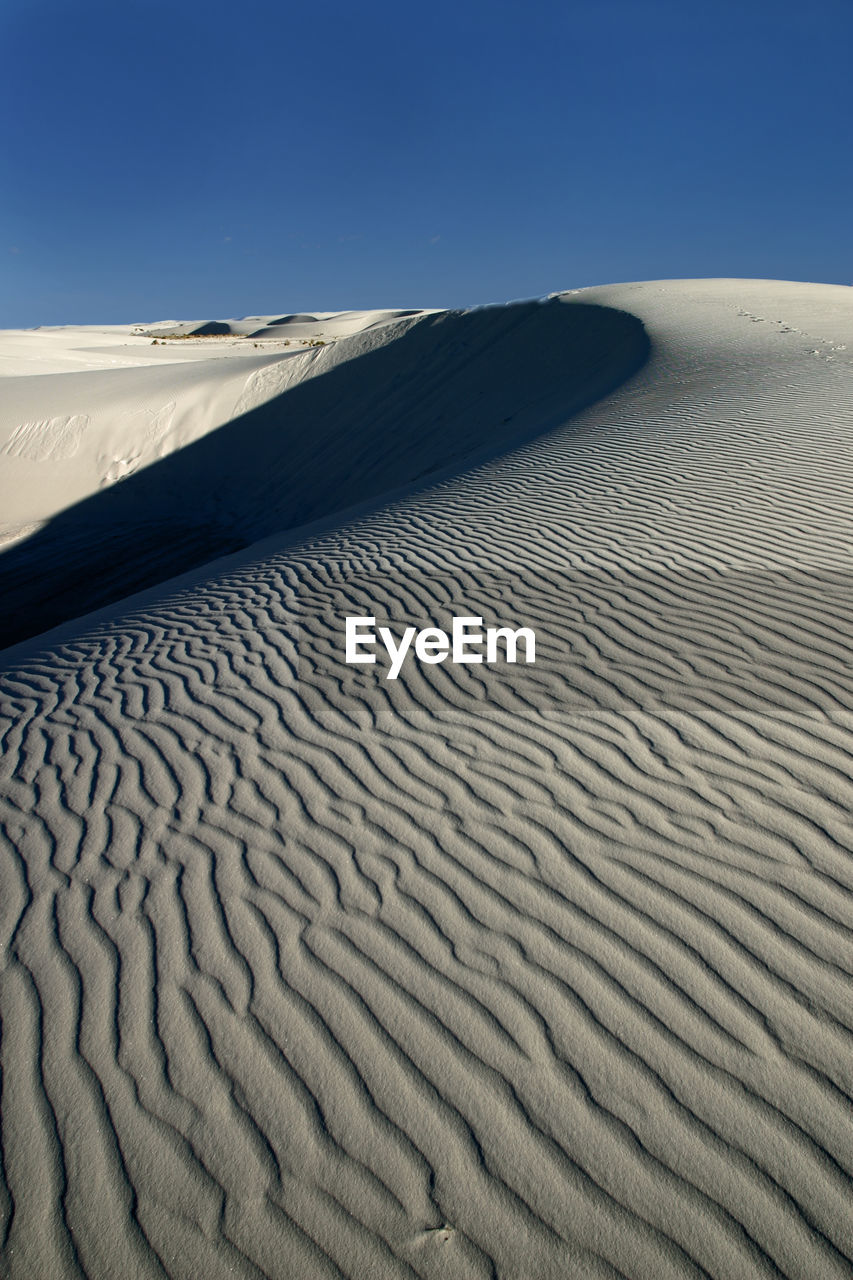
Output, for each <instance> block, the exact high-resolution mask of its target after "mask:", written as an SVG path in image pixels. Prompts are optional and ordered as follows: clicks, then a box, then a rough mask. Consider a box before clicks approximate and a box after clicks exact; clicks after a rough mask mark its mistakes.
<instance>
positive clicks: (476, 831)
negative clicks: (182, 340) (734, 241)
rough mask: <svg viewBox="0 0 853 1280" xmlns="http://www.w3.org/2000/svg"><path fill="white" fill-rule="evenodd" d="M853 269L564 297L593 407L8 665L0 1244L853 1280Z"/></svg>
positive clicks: (211, 1260) (298, 1270)
mask: <svg viewBox="0 0 853 1280" xmlns="http://www.w3.org/2000/svg"><path fill="white" fill-rule="evenodd" d="M575 296H576V298H577V301H573V300H572V299H573V298H574V297H575ZM851 296H853V295H851V294H850V291H848V290H841V289H834V288H831V287H829V286H813V285H794V284H779V283H774V282H755V281H688V282H667V281H664V282H655V283H652V284H644V285H629V286H611V287H608V288H604V289H600V290H588V291H583V292H582V293H580V294H579V295H572V296H571V297H569V299H568V300H567V302H566V303H565V304H562V303H558V304H554V306H553V307H545V308H542V309H541V312H542V314H543V315H544V316H546V317H557V318H562V316H563V314H564V313H571V312H572V311H573V310H576V311H577V312H578V314H579V315H581V316H582V315H583V313H584V312H585V311H586V310H587V308H586V306H585V305H584V306H580V307H579V306H578V305H577V304H578V303H583V304H588V303H591V304H593V305H594V306H596V307H601V308H616V309H617V312H618V311H623V312H633V313H634V314H635V315H637V316H638V317H640V319H641V320H642V322H643V324H644V325H645V328H646V331H647V332H648V335H649V338H650V340H651V356H650V359H649V360H648V362H647V363H646V364H645V365H644V366H643V367H642V368H640V369H639V371H638V372H636V373H635V375H634V376H633V377H632V378H631V379H630V380H628V381H626V382H625V383H624V385H623V386H622V387H620V388H617V389H615V390H614V391H613V392H612V394H611V395H609V396H608V397H607V398H606V399H604V400H601V401H599V402H598V403H593V404H590V405H588V406H587V407H586V408H584V409H581V410H579V411H578V412H577V413H576V415H575V416H574V417H572V418H571V420H570V421H567V422H565V424H564V425H559V424H555V426H554V429H553V430H550V431H548V432H546V433H544V434H540V435H538V436H537V437H536V438H530V439H528V440H527V442H526V443H524V444H522V445H521V446H520V447H518V448H515V449H512V450H511V451H509V452H507V453H505V454H503V455H501V456H495V457H492V458H491V459H488V460H485V461H483V462H481V463H480V464H479V465H476V466H471V467H468V468H466V469H464V470H463V471H462V472H461V474H458V475H457V474H453V473H452V472H448V473H447V474H446V475H443V476H442V477H441V478H439V479H437V480H436V481H435V483H433V484H432V485H431V486H429V487H423V486H422V487H421V488H420V489H418V490H417V491H412V492H408V493H401V494H399V495H398V496H396V497H395V498H394V499H393V500H391V501H387V502H384V503H382V502H377V503H376V504H374V506H373V508H372V509H370V510H366V511H365V512H363V513H361V514H358V515H350V516H346V517H345V518H338V519H335V518H334V515H333V513H331V512H328V513H327V520H326V524H325V526H324V527H319V526H318V527H317V528H316V529H314V530H313V531H311V532H309V533H304V532H303V533H302V534H299V535H295V536H294V535H291V536H290V537H287V536H284V535H282V536H278V537H277V538H272V537H270V538H268V539H267V541H266V542H265V543H264V544H263V546H261V547H259V546H255V547H253V548H251V549H250V550H248V551H246V552H245V553H244V554H243V555H242V556H241V557H239V558H232V560H230V561H229V562H228V564H227V565H225V566H220V567H219V568H218V570H217V572H215V573H212V572H211V573H210V574H208V576H207V577H206V578H205V577H204V575H203V573H202V572H201V571H199V572H196V574H195V575H189V576H187V577H186V578H185V579H183V580H182V581H179V582H176V583H172V584H170V586H169V588H168V590H167V591H166V590H161V591H151V592H149V593H148V595H147V597H146V598H145V599H140V600H137V601H136V602H131V603H128V604H125V605H124V606H122V609H116V608H113V610H112V612H111V613H110V614H105V615H104V616H102V617H100V618H98V619H90V620H89V621H88V623H87V624H86V626H85V627H79V626H78V627H76V628H75V627H74V626H73V625H70V624H69V625H66V627H65V628H64V629H63V630H62V632H60V633H57V634H56V635H54V636H53V637H51V638H50V640H49V643H48V641H47V640H46V639H41V640H39V641H34V642H33V643H32V644H31V645H30V646H29V647H21V648H19V649H17V650H15V651H14V652H11V651H10V652H8V653H7V654H6V662H5V666H6V673H5V675H4V677H3V681H2V696H3V701H2V707H0V744H2V759H0V771H2V777H3V783H2V793H0V794H1V795H2V798H0V841H2V857H1V858H0V939H2V953H0V954H2V969H1V970H0V1013H2V1031H3V1037H2V1045H0V1053H2V1112H1V1114H2V1145H0V1156H2V1160H0V1175H2V1176H0V1215H2V1219H1V1220H2V1222H3V1226H2V1229H0V1242H2V1247H0V1272H2V1274H3V1275H4V1277H5V1276H8V1277H10V1280H31V1278H33V1277H35V1278H37V1280H41V1278H42V1277H45V1278H47V1277H50V1278H51V1280H52V1278H53V1277H60V1278H62V1280H64V1278H65V1277H69V1278H70V1277H75V1278H79V1277H83V1276H86V1277H93V1278H95V1277H97V1278H98V1280H111V1278H112V1277H115V1276H122V1277H124V1276H128V1277H131V1276H132V1277H146V1278H147V1277H149V1276H150V1277H158V1276H159V1277H162V1276H169V1277H176V1278H181V1280H197V1278H198V1277H199V1276H204V1277H210V1278H211V1280H214V1278H215V1280H218V1278H219V1277H226V1276H233V1275H237V1276H242V1277H254V1278H255V1280H257V1278H258V1277H264V1276H266V1277H274V1278H275V1280H292V1278H293V1277H310V1278H312V1280H313V1277H341V1276H346V1277H351V1278H352V1280H363V1278H368V1280H373V1278H374V1277H378V1278H381V1280H386V1277H387V1278H391V1277H394V1278H399V1280H402V1278H403V1277H409V1278H410V1280H411V1277H415V1276H419V1277H424V1278H426V1280H433V1278H435V1280H438V1277H442V1278H446V1277H450V1278H452V1280H463V1278H464V1280H467V1278H469V1277H499V1278H500V1280H530V1278H532V1277H536V1278H537V1280H538V1277H552V1278H553V1280H565V1278H566V1277H583V1280H587V1277H593V1278H599V1277H600V1278H601V1280H605V1278H609V1280H614V1278H616V1277H623V1278H625V1280H660V1278H667V1280H670V1278H671V1280H685V1278H687V1277H696V1278H698V1277H706V1278H707V1277H714V1280H733V1278H736V1277H737V1278H740V1277H743V1278H744V1280H752V1278H753V1277H768V1278H769V1277H779V1276H784V1277H790V1278H791V1280H794V1278H795V1277H796V1278H797V1280H815V1278H816V1277H820V1278H821V1280H824V1278H825V1277H826V1278H829V1280H846V1278H847V1277H849V1276H850V1274H851V1267H853V1215H851V1212H850V1205H851V1202H853V1198H851V1191H853V1124H851V1119H852V1118H853V1106H851V1100H853V1001H851V990H853V984H851V976H853V947H851V945H850V944H851V937H853V893H851V889H853V861H851V852H853V820H851V816H850V815H851V813H853V782H851V766H850V762H851V758H853V677H851V661H850V660H851V646H853V641H851V635H853V592H851V583H850V573H849V561H850V553H851V548H853V506H851V501H850V477H851V475H853V430H851V428H853V422H851V413H850V405H851V403H853V395H851V391H853V357H850V355H849V352H850V350H851V348H853V304H851V301H850V298H851ZM605 314H607V313H605ZM755 318H761V319H762V320H763V323H755V322H754V321H755ZM416 327H417V326H416ZM817 335H821V339H820V341H818V338H817ZM499 338H500V329H498V332H497V333H495V334H493V335H492V338H490V339H489V341H492V340H493V339H499ZM830 341H831V343H832V351H833V354H834V358H833V360H832V361H831V362H829V363H827V361H826V359H825V358H821V359H816V358H815V356H814V354H813V351H814V350H815V349H817V348H820V350H821V351H825V350H827V349H828V346H829V343H830ZM468 352H469V353H470V348H468ZM845 353H846V354H845ZM475 354H476V352H475ZM483 358H485V355H484V356H483ZM465 362H466V353H465V350H464V349H463V350H460V351H459V353H458V372H457V373H454V367H453V364H452V362H449V363H448V365H447V366H446V368H447V376H448V382H447V385H448V386H449V387H451V388H452V389H453V402H454V403H456V402H461V401H463V400H464V402H465V403H466V404H467V405H468V406H469V412H470V413H471V414H472V415H473V416H472V421H473V422H474V423H475V424H476V422H477V421H479V419H478V418H477V416H476V404H477V394H476V393H477V392H478V391H479V390H480V384H479V382H478V383H477V384H475V385H472V386H471V387H469V388H468V391H467V393H464V368H465ZM478 367H480V368H482V367H484V366H482V365H480V366H478ZM327 376H330V377H331V376H332V375H331V374H329V375H322V377H318V378H317V379H315V380H314V381H315V383H322V382H323V381H324V380H325V378H326V377H327ZM425 376H426V375H425ZM429 377H430V378H431V377H433V375H432V374H429ZM454 378H455V379H456V381H454ZM495 379H496V381H499V379H500V371H499V370H496V371H495ZM509 382H510V380H509V379H508V380H507V384H506V385H504V387H503V394H504V395H505V396H507V401H506V403H507V404H508V406H509V407H508V412H509V411H510V409H511V408H512V403H511V401H510V399H509V392H510V390H511V386H510V384H509ZM311 385H312V384H311V383H307V384H305V385H304V387H303V388H302V389H301V394H303V395H307V393H308V389H309V388H310V387H311ZM415 385H416V386H418V387H420V386H421V385H422V384H420V383H417V382H416V383H415ZM424 385H426V386H429V387H433V386H435V394H436V396H437V397H438V385H437V381H436V382H435V383H432V382H429V381H427V383H426V384H424ZM297 390H300V389H299V388H297ZM483 390H484V391H485V393H486V396H488V395H489V387H488V386H485V387H483ZM290 394H292V393H291V392H288V393H287V395H290ZM318 394H319V393H318ZM528 394H529V393H528ZM465 395H467V400H466V399H465ZM284 398H285V399H286V398H287V397H286V396H285V397H284ZM519 399H520V401H521V400H522V392H521V390H519ZM317 403H321V402H320V401H319V400H318V401H317ZM524 403H527V401H526V400H525V401H524ZM547 403H548V404H549V405H550V403H551V402H550V401H548V402H547ZM393 404H394V405H396V408H394V409H392V407H391V406H389V408H388V411H387V417H382V416H380V417H378V418H373V419H371V420H370V421H367V420H366V427H365V436H364V439H363V441H362V445H361V448H359V447H358V441H355V442H353V445H352V448H351V449H350V453H349V457H350V458H351V459H352V460H353V461H354V462H355V463H356V464H357V465H358V466H361V467H363V471H361V472H358V473H357V474H358V475H361V476H363V477H364V480H363V483H364V485H365V488H368V487H369V481H368V479H367V477H368V476H369V475H370V474H371V472H370V470H369V467H370V465H373V464H374V463H376V464H378V466H379V469H380V472H381V473H382V474H383V476H386V477H387V476H388V475H389V474H397V473H396V472H394V466H396V465H397V463H396V462H393V460H394V459H395V458H398V457H399V458H400V459H405V451H404V449H403V443H404V442H403V440H402V439H399V440H398V439H394V440H390V441H389V442H388V445H387V450H385V451H382V452H380V453H377V452H376V450H375V444H371V443H370V440H371V437H370V434H369V433H370V429H371V423H373V424H374V425H375V424H376V423H379V425H381V426H382V429H383V430H387V431H391V429H392V426H393V422H394V421H395V418H394V413H396V414H397V415H398V418H397V420H398V421H400V422H401V424H402V425H401V428H400V429H401V431H402V430H403V429H404V427H405V423H406V421H409V422H413V421H416V420H417V421H420V419H418V418H417V416H416V409H415V407H414V406H413V407H412V410H411V415H412V416H411V417H410V418H408V419H406V418H405V417H404V416H402V415H401V408H402V401H401V400H400V399H398V400H396V401H393ZM540 407H541V406H540ZM380 410H381V403H380V402H378V401H377V402H376V411H377V414H378V413H379V412H380ZM549 412H550V409H549ZM546 417H547V415H546ZM546 417H543V422H544V421H545V420H546ZM320 421H321V422H322V423H325V424H327V425H328V424H335V423H337V422H339V421H340V419H338V418H337V417H335V416H334V414H333V411H332V407H331V405H330V408H329V410H328V416H327V417H325V418H321V419H320ZM458 422H459V424H460V429H461V424H462V423H463V415H462V414H461V412H460V417H459V419H458ZM264 429H265V430H267V429H268V430H269V431H272V427H271V426H269V427H268V428H267V427H265V428H264ZM259 438H260V437H259ZM335 438H336V439H337V438H339V437H335ZM444 443H445V446H446V445H447V440H445V442H444ZM461 443H464V441H463V442H461ZM412 444H413V448H414V449H415V451H422V452H419V453H418V466H420V465H421V463H422V461H423V459H425V458H427V457H428V456H429V448H428V445H427V444H424V443H423V442H422V441H413V442H412ZM195 447H196V446H193V448H195ZM398 449H399V450H400V452H399V454H398V453H397V450H398ZM371 450H373V452H371ZM190 452H191V450H187V451H186V453H187V454H189V453H190ZM296 457H297V459H298V464H299V474H300V476H302V477H303V480H302V483H303V485H304V489H305V493H306V495H310V497H309V496H306V499H305V501H306V504H307V506H308V513H309V514H311V513H312V512H314V511H316V509H317V506H318V505H322V504H321V492H322V491H321V485H320V479H319V475H315V473H314V472H312V471H310V469H309V467H308V462H307V457H308V455H307V454H300V453H298V452H297V454H296ZM371 459H372V461H371ZM392 462H393V465H392ZM329 465H330V471H329V475H330V480H331V478H332V477H335V478H337V476H338V475H339V472H338V470H337V467H338V465H339V461H338V459H336V458H335V456H334V455H332V456H331V457H330V464H329ZM383 469H384V470H383ZM154 472H156V468H150V469H149V470H148V472H147V473H145V474H153V473H154ZM140 474H141V473H140ZM181 474H182V475H183V474H184V473H181ZM241 474H242V473H241ZM254 474H255V475H257V465H256V469H255V473H254ZM309 478H310V483H309ZM137 479H138V476H137V477H134V478H132V479H131V480H129V481H126V482H123V483H122V484H121V485H119V486H116V487H115V488H114V489H113V490H111V491H110V492H111V493H115V494H119V493H120V492H121V491H122V489H124V488H125V486H130V485H131V484H133V483H135V482H136V480H137ZM336 482H337V479H336ZM360 483H361V482H360ZM260 492H261V494H263V493H264V492H267V491H266V490H264V489H261V491H260ZM269 492H271V493H272V492H280V490H276V489H275V486H274V484H273V482H272V481H271V482H270V489H269ZM284 509H285V508H284V507H283V506H282V507H280V508H278V509H277V510H278V511H279V512H281V511H282V510H284ZM463 613H464V614H468V613H470V614H475V615H483V616H484V617H486V618H487V619H488V620H489V621H491V620H495V619H497V620H501V621H507V620H512V621H513V622H514V623H515V624H517V625H521V624H522V623H524V624H525V625H528V626H531V627H534V628H535V630H536V634H537V662H536V664H535V665H534V666H525V665H521V664H520V665H517V666H515V667H513V668H508V667H501V666H493V667H491V666H490V667H487V666H480V667H477V666H470V667H464V666H450V665H449V664H444V665H441V666H434V667H426V666H423V665H419V664H417V663H416V662H411V663H408V664H407V665H404V667H403V670H402V672H401V675H400V678H399V679H398V680H396V681H393V682H392V681H388V680H386V679H385V678H384V676H385V671H384V667H383V664H382V663H380V664H378V665H377V666H376V667H367V666H365V667H348V666H346V665H345V664H344V663H343V661H342V656H343V655H342V635H343V622H342V619H343V616H344V615H345V614H358V615H361V614H368V615H377V616H378V617H382V618H384V619H387V620H388V622H389V625H391V626H392V627H393V628H395V629H397V630H399V629H400V628H401V627H402V626H403V625H404V624H406V623H407V622H413V623H414V622H416V623H417V624H418V625H420V626H425V625H428V624H429V623H434V624H436V625H439V626H440V625H445V624H446V623H447V620H448V619H449V618H450V617H451V616H453V615H455V614H463Z"/></svg>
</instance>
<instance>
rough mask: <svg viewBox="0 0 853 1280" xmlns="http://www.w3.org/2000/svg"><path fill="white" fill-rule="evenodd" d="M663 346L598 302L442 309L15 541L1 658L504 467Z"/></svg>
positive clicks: (5, 581)
mask: <svg viewBox="0 0 853 1280" xmlns="http://www.w3.org/2000/svg"><path fill="white" fill-rule="evenodd" d="M345 341H346V340H345ZM648 352H649V341H648V338H647V336H646V333H645V330H644V328H643V326H642V324H641V322H640V321H639V320H637V319H636V318H635V317H633V316H631V315H628V314H626V313H625V312H621V311H615V310H612V309H610V308H606V307H600V306H591V305H586V304H583V303H576V302H573V303H571V304H570V305H567V304H566V303H562V302H560V301H558V300H556V299H554V300H550V301H548V302H525V303H518V304H513V305H510V306H502V307H487V308H482V309H479V310H474V311H468V312H443V313H440V314H438V315H427V316H425V317H424V318H423V319H422V320H420V321H417V322H416V323H414V324H413V325H412V326H411V327H410V328H408V329H407V330H406V331H405V332H403V333H402V335H401V336H399V337H396V338H391V340H390V341H388V340H386V341H385V342H384V343H383V345H381V346H378V347H377V348H375V349H373V350H368V351H367V352H364V353H362V354H360V355H358V356H357V357H355V358H353V359H350V360H348V361H345V362H343V363H339V364H337V365H334V366H333V367H331V368H330V369H329V370H328V371H327V372H325V373H322V374H319V375H318V376H313V377H311V378H309V379H308V380H307V381H303V382H301V383H299V384H298V385H296V386H295V387H292V388H291V389H289V390H287V391H285V392H283V393H281V394H279V395H277V396H275V397H274V398H273V399H271V400H269V401H267V402H266V403H265V404H262V405H260V406H259V407H258V408H256V409H253V410H251V411H250V412H248V413H246V414H244V415H242V416H241V417H239V418H235V419H233V420H232V421H230V422H228V423H226V424H225V425H224V426H222V427H220V428H219V429H217V430H216V431H213V432H211V433H210V434H208V435H207V436H205V437H204V438H202V439H201V440H198V441H197V442H195V443H194V444H192V445H189V446H187V447H186V448H184V449H182V450H180V451H178V452H176V453H174V454H172V455H171V456H169V457H167V458H165V459H163V460H162V461H160V462H157V463H155V464H153V465H152V466H150V467H148V468H146V469H145V470H143V471H140V472H138V473H136V474H135V475H132V476H129V477H128V478H127V479H125V480H122V481H120V482H118V483H117V484H115V485H113V486H112V487H111V488H109V489H106V490H103V491H101V492H99V493H98V494H96V495H94V496H92V497H90V498H88V499H86V500H84V501H82V502H79V503H76V504H75V505H74V506H72V507H70V508H68V509H67V510H65V511H63V512H61V513H60V514H59V515H57V516H56V517H54V518H53V519H52V520H51V521H50V522H49V523H48V524H47V525H45V526H44V527H43V528H42V529H41V530H39V532H38V533H36V534H34V535H32V536H31V537H29V538H28V539H26V540H25V541H23V542H19V543H16V544H13V545H12V546H11V547H10V548H9V549H7V550H6V551H5V552H3V553H2V555H0V592H2V599H3V605H4V607H3V616H2V620H0V648H5V647H6V646H9V645H12V644H16V643H17V642H19V641H21V640H25V639H27V638H29V637H32V636H35V635H38V634H40V633H42V632H44V631H46V630H48V629H50V628H52V627H54V626H58V625H59V624H61V623H63V622H66V621H69V620H70V619H73V618H75V617H80V616H82V615H83V614H86V613H89V612H91V611H92V610H95V609H99V608H102V607H104V606H105V605H109V604H111V603H113V602H115V601H118V600H121V599H123V598H124V597H126V596H129V595H132V594H133V593H135V592H137V591H141V590H144V589H146V588H148V587H151V586H154V585H156V584H157V583H159V582H163V581H166V580H167V579H169V578H172V577H175V576H177V575H178V574H181V573H184V572H186V571H188V570H190V569H193V568H196V567H198V566H199V565H201V564H204V563H205V562H206V561H208V560H212V559H214V558H216V557H218V556H222V555H226V554H228V553H229V552H233V551H237V550H239V549H241V548H243V547H246V546H249V545H251V544H252V543H253V542H256V541H258V540H259V539H261V538H263V537H266V536H268V535H270V534H272V533H276V532H278V531H285V530H293V529H297V528H299V527H300V526H302V525H305V524H308V523H311V522H313V521H317V520H321V519H326V518H329V517H331V516H333V515H335V513H338V512H344V511H346V510H347V509H349V508H352V507H354V506H356V505H358V504H363V503H366V502H371V501H373V502H378V501H379V500H380V499H381V496H382V495H383V494H387V493H389V492H391V491H394V492H399V491H400V490H401V489H402V488H405V487H406V486H410V487H411V489H412V490H414V489H417V488H419V487H424V486H426V485H427V484H429V483H432V482H434V481H435V480H436V479H438V478H443V477H445V476H447V475H449V474H453V473H454V472H458V471H460V470H462V469H463V468H464V467H465V466H466V465H469V464H471V463H472V462H475V461H476V462H479V461H483V460H485V459H486V458H487V457H490V456H494V455H496V454H498V453H500V452H501V451H503V450H505V449H507V448H509V447H512V446H515V445H518V444H520V443H522V442H524V441H526V440H529V439H531V438H533V437H534V436H536V435H538V434H540V433H541V432H543V431H547V430H549V429H551V428H553V427H556V426H558V425H561V424H562V423H564V422H566V420H567V419H568V418H569V417H570V416H571V415H572V414H573V413H576V412H577V411H578V410H579V409H581V408H584V407H585V406H587V405H589V404H590V403H592V402H593V401H594V400H597V399H599V398H600V397H601V396H603V395H606V394H607V393H608V392H609V391H611V390H613V389H614V388H615V387H616V386H617V385H619V384H620V383H621V382H623V381H624V380H625V379H626V378H628V377H630V376H631V374H633V373H634V372H635V371H636V370H637V369H638V368H639V367H640V366H641V365H642V364H643V362H644V361H645V360H646V358H647V356H648Z"/></svg>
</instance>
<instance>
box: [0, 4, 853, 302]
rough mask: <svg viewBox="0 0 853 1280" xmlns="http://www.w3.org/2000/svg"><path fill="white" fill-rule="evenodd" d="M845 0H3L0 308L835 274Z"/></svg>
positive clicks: (847, 50)
mask: <svg viewBox="0 0 853 1280" xmlns="http://www.w3.org/2000/svg"><path fill="white" fill-rule="evenodd" d="M851 50H853V0H820V2H818V3H815V2H812V3H810V4H809V3H805V4H804V3H797V4H793V3H789V2H788V0H776V2H775V3H772V2H768V0H712V2H711V3H708V4H699V3H692V0H597V2H596V3H588V4H587V3H583V4H581V3H575V2H574V0H562V2H559V0H554V2H551V0H524V2H520V0H487V2H486V0H453V2H451V0H429V2H428V3H426V2H424V0H394V2H393V3H391V2H389V0H359V2H358V3H355V2H350V3H341V2H340V0H317V2H316V3H310V2H309V0H301V2H296V3H290V2H288V0H228V3H222V2H221V0H203V2H201V3H199V2H195V3H190V2H188V0H172V3H168V4H166V3H161V2H160V0H105V2H104V3H101V2H100V0H79V2H77V3H75V0H2V5H1V6H0V58H2V63H0V66H1V67H2V72H1V73H0V98H2V104H0V105H2V118H3V121H4V128H3V134H2V143H1V144H0V161H2V173H0V182H2V185H1V186H0V190H2V193H3V194H2V195H0V232H2V238H0V255H2V256H0V264H2V280H0V326H4V327H9V326H30V325H36V324H60V323H98V322H104V323H106V322H132V321H137V320H155V319H160V318H164V319H165V318H186V319H194V318H210V317H227V316H239V315H245V314H265V313H272V312H279V313H284V312H288V311H305V310H326V311H328V310H341V309H345V308H351V307H352V308H361V307H379V306H390V307H410V306H415V307H417V306H425V307H436V306H451V307H458V306H468V305H472V304H475V303H484V302H501V301H506V300H508V299H511V298H521V297H531V296H536V295H539V294H543V293H549V292H552V291H555V290H557V289H566V288H572V287H578V286H582V285H588V284H599V283H607V282H611V281H621V280H643V279H655V278H662V277H676V276H755V277H778V278H783V279H795V280H822V281H830V282H835V283H841V284H850V283H851V282H853V261H851V223H850V219H851V208H853V162H852V161H851V128H853V90H851V85H853V57H851Z"/></svg>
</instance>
